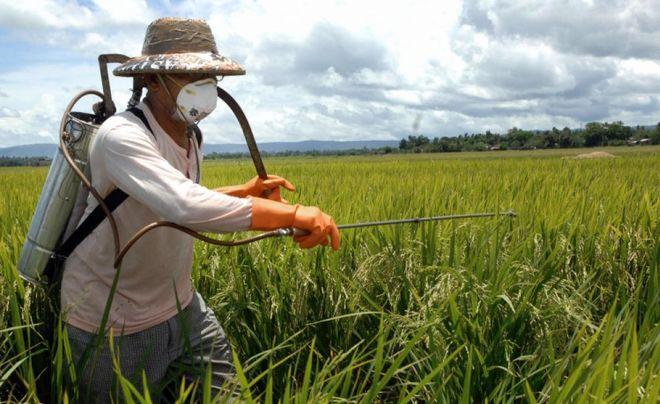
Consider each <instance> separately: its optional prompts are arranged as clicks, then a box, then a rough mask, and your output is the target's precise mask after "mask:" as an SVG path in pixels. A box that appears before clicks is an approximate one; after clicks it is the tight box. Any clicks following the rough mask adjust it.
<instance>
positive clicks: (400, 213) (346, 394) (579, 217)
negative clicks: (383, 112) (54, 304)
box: [0, 146, 660, 403]
mask: <svg viewBox="0 0 660 404" xmlns="http://www.w3.org/2000/svg"><path fill="white" fill-rule="evenodd" d="M607 151H608V152H610V153H613V154H615V155H617V156H618V158H611V159H589V160H574V159H570V158H564V156H565V155H574V154H577V153H579V152H580V151H579V150H548V151H529V152H498V153H495V152H493V153H461V154H433V155H430V154H415V155H412V154H411V155H400V154H399V155H387V156H380V157H374V156H362V157H341V158H337V157H318V158H312V157H298V158H271V159H267V160H266V162H265V163H266V167H267V168H268V169H269V171H270V172H272V173H277V174H279V175H282V176H285V177H287V178H288V179H290V180H291V181H292V182H294V183H295V184H296V186H297V187H298V192H297V193H296V194H295V195H286V197H287V198H288V199H289V200H291V201H294V202H301V203H307V204H318V205H319V206H321V207H323V208H324V209H325V210H327V211H328V212H330V213H331V214H333V215H334V216H335V218H336V220H337V222H338V223H348V222H354V221H367V220H378V219H385V218H403V217H411V216H422V215H432V214H449V213H463V212H479V211H496V210H501V211H503V210H508V209H514V210H515V211H517V212H518V213H519V216H518V218H516V219H508V218H500V219H485V220H471V221H455V222H442V223H435V224H425V225H408V226H393V227H383V228H378V229H362V230H358V231H346V232H344V233H342V238H343V239H342V242H343V245H342V249H341V250H340V251H339V252H338V253H332V252H330V251H328V250H321V249H319V250H312V251H301V250H299V249H297V248H296V247H295V244H294V243H293V242H292V241H290V240H268V241H265V242H260V243H257V244H252V245H250V246H247V247H241V248H235V249H221V248H215V247H211V246H209V245H206V244H202V243H197V244H196V247H195V249H196V255H195V266H194V273H193V277H194V283H195V285H196V287H197V288H198V290H199V291H200V292H201V293H202V295H204V296H205V298H206V299H207V301H208V302H209V305H210V306H211V307H212V308H213V309H214V310H215V312H216V314H217V316H218V318H219V320H220V321H221V323H222V324H223V325H224V327H225V330H226V331H227V333H228V335H229V336H230V339H231V341H232V344H233V346H234V348H235V353H236V358H237V362H236V363H237V365H238V366H239V373H238V377H237V383H238V387H237V388H238V389H239V390H240V391H241V393H242V394H243V399H245V400H246V401H253V400H254V401H259V402H261V401H264V402H270V401H281V402H293V401H295V402H344V401H361V402H373V401H381V402H389V401H402V402H409V401H413V402H432V401H433V402H452V403H453V402H461V403H468V402H485V401H486V400H487V401H489V402H502V401H507V402H514V401H516V402H530V403H536V402H549V403H562V402H567V401H573V402H637V401H642V402H657V401H656V400H657V397H658V396H659V394H660V380H659V377H658V373H659V368H660V344H658V341H659V340H660V327H658V322H659V320H660V309H658V307H659V305H660V294H659V293H658V290H660V271H658V269H659V268H658V264H659V262H660V245H659V240H660V228H659V227H658V218H660V200H659V198H658V195H660V154H659V153H658V152H660V148H658V147H655V146H651V147H645V148H628V147H623V148H608V149H607ZM512 156H516V157H512ZM46 172H47V171H46V169H45V168H20V169H19V168H5V169H2V170H1V171H0V187H1V189H3V193H2V196H0V231H1V236H0V237H2V238H1V240H2V241H1V243H0V265H1V267H2V269H1V270H0V274H1V275H0V296H1V298H0V400H3V399H9V400H36V397H37V394H43V392H44V391H48V392H49V393H50V394H51V397H52V398H53V399H54V400H63V399H65V398H67V399H73V398H75V396H76V387H75V383H70V382H69V383H66V381H67V380H70V379H72V378H74V376H75V374H74V373H73V372H72V370H70V369H67V368H66V367H65V366H64V363H65V360H64V358H65V357H66V355H67V343H66V339H65V338H64V337H63V336H62V335H58V337H57V338H56V339H55V343H54V345H53V346H48V345H47V343H46V341H44V334H43V327H42V326H41V325H40V324H41V323H42V322H43V321H44V316H45V312H46V310H45V309H44V307H45V297H44V296H43V293H41V292H40V291H39V289H36V288H34V287H32V286H30V285H27V284H24V283H23V282H21V281H20V280H19V279H18V276H17V273H16V262H17V260H18V256H19V253H20V249H21V246H22V243H23V240H24V237H25V234H26V232H27V228H28V226H29V223H30V218H31V216H32V212H33V209H34V206H35V205H36V201H37V198H38V196H39V191H40V189H41V185H42V183H43V180H44V178H45V175H46ZM253 175H254V169H253V167H252V165H251V162H250V161H249V160H247V159H241V160H223V161H212V162H208V163H207V164H205V166H204V174H203V181H204V183H205V184H206V185H207V186H209V187H215V186H220V185H222V184H228V183H236V182H239V181H244V180H245V179H247V178H250V177H251V176H253ZM51 359H52V362H53V364H54V365H53V369H52V372H51V374H50V376H48V374H47V373H44V369H45V368H46V364H47V362H48V361H49V360H51ZM44 379H45V380H44ZM122 385H123V387H125V389H126V391H132V390H131V387H132V386H129V385H128V383H127V382H126V381H125V380H124V381H123V383H122ZM138 387H139V386H138ZM196 389H197V390H198V391H201V392H202V393H204V392H206V393H208V391H205V389H204V387H203V386H197V387H196ZM132 394H133V399H134V400H135V401H147V398H146V397H144V396H142V395H140V394H138V393H137V390H135V391H134V393H132ZM181 395H182V397H187V398H188V399H190V398H191V397H192V393H191V392H190V390H189V389H185V388H182V393H181ZM42 397H43V396H42ZM204 397H205V398H208V397H207V396H204Z"/></svg>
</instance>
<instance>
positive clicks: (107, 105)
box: [96, 53, 128, 120]
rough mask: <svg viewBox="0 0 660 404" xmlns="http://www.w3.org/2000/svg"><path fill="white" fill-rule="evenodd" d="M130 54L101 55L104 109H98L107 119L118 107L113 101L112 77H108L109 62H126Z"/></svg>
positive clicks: (100, 65) (100, 66)
mask: <svg viewBox="0 0 660 404" xmlns="http://www.w3.org/2000/svg"><path fill="white" fill-rule="evenodd" d="M127 60H128V56H126V55H120V54H118V53H109V54H105V55H99V69H100V70H101V84H102V85H103V111H96V112H97V113H99V114H100V115H101V117H102V118H103V119H104V120H105V119H107V118H109V117H111V116H112V115H114V114H115V112H117V107H115V103H114V102H113V101H112V92H111V91H110V79H109V77H108V63H124V62H126V61H127Z"/></svg>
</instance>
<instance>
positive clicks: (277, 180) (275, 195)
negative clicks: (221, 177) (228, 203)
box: [216, 175, 296, 203]
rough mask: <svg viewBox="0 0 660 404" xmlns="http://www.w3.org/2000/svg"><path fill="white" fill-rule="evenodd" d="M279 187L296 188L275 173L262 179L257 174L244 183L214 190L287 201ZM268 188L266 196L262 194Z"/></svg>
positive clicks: (228, 193)
mask: <svg viewBox="0 0 660 404" xmlns="http://www.w3.org/2000/svg"><path fill="white" fill-rule="evenodd" d="M280 187H284V188H285V189H287V190H289V191H295V190H296V187H294V186H293V184H292V183H290V182H289V181H287V180H286V179H284V178H282V177H280V176H277V175H269V176H268V179H266V180H262V179H261V178H259V176H256V177H254V178H252V179H251V180H250V181H248V182H246V183H245V184H242V185H230V186H227V187H220V188H217V189H216V192H222V193H223V194H227V195H231V196H236V197H238V198H245V197H248V196H256V197H261V198H268V199H270V200H273V201H278V202H285V203H287V200H286V199H283V198H282V196H281V194H280ZM268 190H270V194H268V196H266V195H264V193H265V192H266V191H268Z"/></svg>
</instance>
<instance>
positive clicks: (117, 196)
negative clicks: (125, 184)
mask: <svg viewBox="0 0 660 404" xmlns="http://www.w3.org/2000/svg"><path fill="white" fill-rule="evenodd" d="M126 198H128V194H127V193H126V192H124V191H122V190H121V189H119V188H117V189H115V190H113V191H112V192H110V193H109V194H108V195H107V196H106V197H105V198H103V202H104V203H105V205H106V206H107V207H108V210H109V211H110V213H112V212H114V210H115V209H117V207H118V206H119V205H121V204H122V202H124V201H125V200H126ZM105 217H106V216H105V211H103V208H101V204H99V205H97V206H96V208H94V210H93V211H92V213H90V214H89V216H87V217H86V218H85V220H83V222H82V223H80V225H78V227H76V229H75V230H74V231H73V233H71V235H70V236H69V238H67V239H66V240H65V241H64V242H63V243H62V244H60V245H59V247H57V248H56V249H55V251H54V252H53V254H52V256H51V259H50V260H49V262H48V265H47V266H46V269H45V270H44V275H46V276H47V277H48V278H49V279H51V280H52V279H53V278H54V276H55V275H58V274H56V273H55V271H57V270H59V268H57V267H58V263H60V262H63V261H64V260H66V259H67V258H68V257H69V255H71V253H72V252H73V250H75V249H76V247H78V245H79V244H80V243H82V241H83V240H84V239H85V238H86V237H87V236H89V235H90V234H91V233H92V231H94V229H96V228H97V227H98V225H99V224H101V222H103V220H104V219H105Z"/></svg>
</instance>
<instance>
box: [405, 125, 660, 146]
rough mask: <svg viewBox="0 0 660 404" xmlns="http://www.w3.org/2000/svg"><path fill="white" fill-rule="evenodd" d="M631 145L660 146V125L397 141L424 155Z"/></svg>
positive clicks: (609, 126) (515, 132) (521, 130)
mask: <svg viewBox="0 0 660 404" xmlns="http://www.w3.org/2000/svg"><path fill="white" fill-rule="evenodd" d="M626 144H628V145H633V144H660V123H658V124H657V125H656V126H655V127H644V126H635V127H631V126H626V125H624V124H623V123H622V122H621V121H617V122H609V123H608V122H604V123H601V122H591V123H588V124H587V125H586V126H585V127H584V129H582V128H581V129H570V128H568V127H565V128H563V129H557V128H554V127H553V128H552V129H550V130H542V131H540V130H535V131H532V130H523V129H519V128H516V127H513V128H511V129H509V130H508V131H507V133H505V134H499V133H492V132H491V131H489V130H488V131H486V132H485V133H473V134H467V133H465V134H463V135H459V136H456V137H440V138H438V137H434V138H433V139H430V138H428V137H426V136H424V135H419V136H408V138H407V139H401V142H399V149H400V150H401V151H413V152H418V153H421V152H424V153H436V152H459V151H482V150H530V149H551V148H569V147H597V146H621V145H626Z"/></svg>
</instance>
